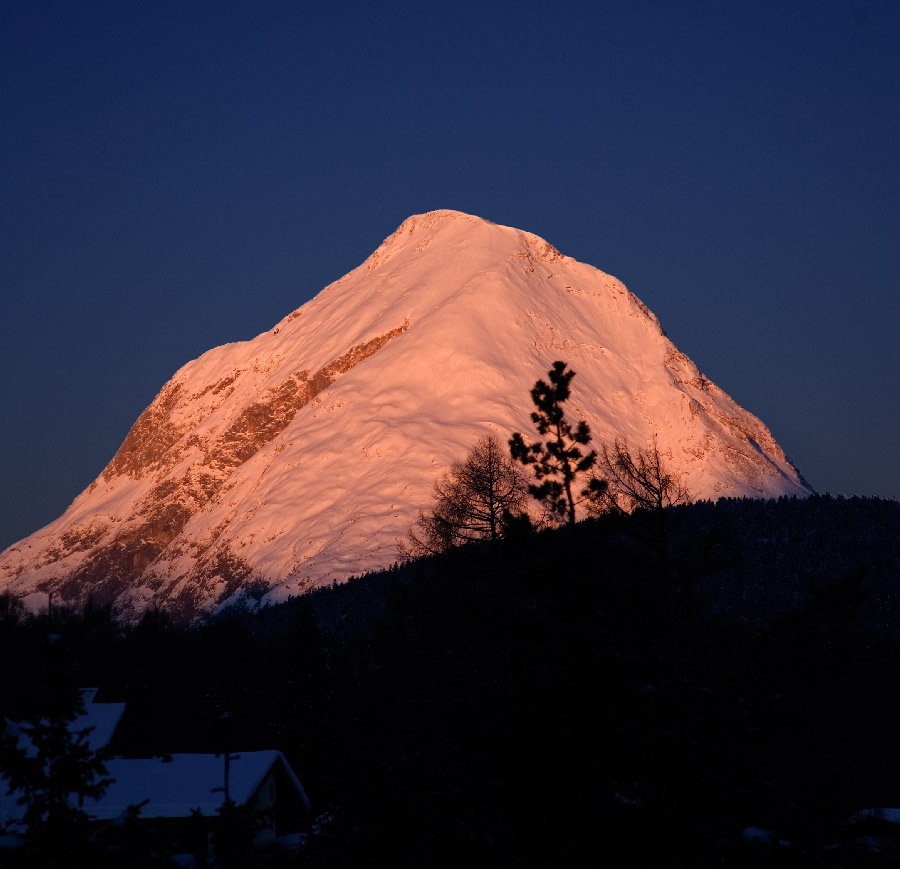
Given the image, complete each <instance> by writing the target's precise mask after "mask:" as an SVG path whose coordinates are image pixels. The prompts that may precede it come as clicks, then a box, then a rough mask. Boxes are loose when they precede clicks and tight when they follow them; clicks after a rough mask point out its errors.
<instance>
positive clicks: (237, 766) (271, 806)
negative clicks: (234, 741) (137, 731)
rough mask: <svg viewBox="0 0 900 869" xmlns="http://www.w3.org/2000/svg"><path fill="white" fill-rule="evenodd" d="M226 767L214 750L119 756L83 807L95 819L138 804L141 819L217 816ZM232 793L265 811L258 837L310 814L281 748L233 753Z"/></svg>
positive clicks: (293, 828)
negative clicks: (102, 788) (101, 789)
mask: <svg viewBox="0 0 900 869" xmlns="http://www.w3.org/2000/svg"><path fill="white" fill-rule="evenodd" d="M225 767H226V764H225V756H224V755H216V754H171V755H164V756H162V757H150V758H143V757H141V758H121V757H116V758H113V759H112V760H109V761H107V763H106V768H107V770H108V772H109V777H110V778H111V779H113V782H112V784H111V785H110V786H109V787H108V788H107V790H106V793H104V795H103V796H102V797H100V798H99V799H96V800H85V802H84V806H83V808H84V811H85V812H87V813H88V814H89V815H90V816H92V817H93V818H95V819H97V820H115V819H117V818H120V817H123V816H124V815H125V814H126V812H127V811H128V808H129V806H140V817H141V818H142V819H145V820H153V821H165V820H171V821H175V822H176V823H175V824H173V825H172V826H179V824H178V823H177V822H178V821H179V820H189V819H191V818H193V817H194V816H195V815H196V813H197V812H199V813H200V814H202V815H203V816H204V817H207V818H211V817H215V816H216V814H217V813H218V812H219V810H220V809H221V808H222V805H223V803H224V801H225V774H226V773H225ZM228 796H229V798H230V799H231V800H232V801H233V802H234V804H235V805H236V806H241V807H245V808H248V809H252V810H255V811H258V812H259V813H260V814H261V816H262V819H263V825H262V827H261V829H260V831H259V832H258V833H257V837H256V838H257V841H259V842H263V841H266V840H271V839H274V838H276V837H280V836H285V835H288V834H291V833H298V832H300V830H301V829H302V828H303V827H304V826H305V824H306V822H307V820H308V818H309V800H308V799H307V797H306V793H305V791H304V790H303V785H301V784H300V781H299V780H298V779H297V776H296V775H295V774H294V771H293V770H292V769H291V766H290V764H289V763H288V762H287V760H286V759H285V757H284V755H283V754H282V753H281V752H280V751H243V752H240V753H239V754H231V755H229V762H228Z"/></svg>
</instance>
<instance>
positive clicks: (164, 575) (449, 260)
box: [0, 211, 811, 616]
mask: <svg viewBox="0 0 900 869" xmlns="http://www.w3.org/2000/svg"><path fill="white" fill-rule="evenodd" d="M557 359H560V360H564V361H565V362H566V363H567V364H568V365H569V366H570V367H571V368H572V369H574V370H575V372H576V373H577V376H576V377H575V379H574V381H573V383H572V398H571V400H570V401H569V402H568V406H567V413H568V414H570V415H571V417H572V418H575V419H579V418H584V419H586V420H587V422H588V423H589V424H590V427H591V430H592V432H593V436H594V442H595V444H598V443H601V442H603V441H605V440H608V441H611V440H612V439H613V438H615V437H616V436H618V437H624V438H627V439H628V441H629V442H630V443H631V444H633V445H641V446H643V445H646V444H647V443H649V441H650V440H651V439H652V438H653V437H654V436H656V438H657V442H658V445H659V448H660V450H661V451H662V452H663V453H664V454H665V455H666V456H667V457H669V464H670V466H671V467H672V468H673V469H674V470H675V471H677V472H678V473H679V474H681V476H682V478H683V479H684V482H685V483H686V484H687V486H688V488H689V489H690V491H691V493H692V494H693V495H694V496H695V497H698V498H710V499H715V498H718V497H722V496H731V497H734V496H751V497H771V496H777V495H801V496H802V495H807V494H809V493H810V491H811V490H810V489H809V487H808V486H807V485H806V483H805V482H804V480H803V479H802V477H800V475H799V474H798V473H797V471H796V469H795V468H794V467H793V466H792V465H791V464H790V462H788V461H787V460H786V459H785V456H784V454H783V452H782V451H781V449H780V448H779V447H778V445H777V444H776V443H775V440H774V439H773V437H772V435H771V434H770V432H769V430H768V429H767V428H766V427H765V426H764V425H763V424H762V422H760V421H759V420H758V419H757V418H756V417H754V416H753V415H751V414H750V413H748V412H747V411H745V410H743V409H742V408H741V407H739V406H738V405H737V404H736V403H735V402H734V401H732V399H730V398H729V397H728V396H727V395H726V394H725V393H724V392H723V391H722V390H721V389H719V388H718V387H717V386H715V385H714V384H713V383H711V382H710V381H709V380H707V379H706V378H705V377H704V376H703V375H702V374H701V373H700V372H699V371H698V370H697V368H696V366H695V365H694V364H693V363H692V362H691V361H690V360H689V359H688V358H687V357H686V356H685V355H684V354H683V353H680V352H679V351H678V350H677V349H676V347H675V346H674V345H673V344H672V342H671V341H670V340H669V339H668V338H667V337H666V336H665V334H664V333H663V331H662V329H661V328H660V325H659V322H658V321H657V319H656V317H655V316H654V315H653V314H652V313H651V312H650V311H649V310H648V309H647V308H646V306H645V305H643V304H642V303H641V302H640V301H639V300H638V299H637V298H636V297H635V296H634V295H633V294H632V293H630V292H629V291H628V290H627V289H626V288H625V286H624V285H623V284H622V283H621V282H619V281H618V280H616V279H615V278H613V277H610V276H609V275H607V274H604V273H603V272H601V271H599V270H598V269H596V268H594V267H592V266H589V265H585V264H583V263H580V262H577V261H576V260H574V259H572V258H570V257H567V256H563V255H562V254H561V253H560V252H559V251H557V250H556V248H554V247H553V246H552V245H550V244H548V243H547V242H546V241H544V240H543V239H541V238H539V237H538V236H536V235H533V234H531V233H528V232H524V231H522V230H518V229H513V228H511V227H507V226H499V225H496V224H493V223H490V222H488V221H486V220H482V219H480V218H478V217H474V216H472V215H469V214H463V213H460V212H456V211H432V212H429V213H428V214H421V215H415V216H413V217H410V218H408V219H407V220H405V221H404V222H403V223H402V224H401V225H400V227H399V229H397V231H396V232H394V233H393V235H391V236H389V237H388V238H387V239H386V240H385V241H384V242H383V243H382V244H381V246H380V247H379V248H378V249H377V250H376V251H375V252H374V253H373V254H372V255H371V256H370V257H369V258H368V259H367V260H366V261H365V262H364V263H363V264H362V265H360V266H359V267H357V268H356V269H354V270H353V271H351V272H350V273H349V274H347V275H345V276H344V277H343V278H341V279H340V280H338V281H336V282H335V283H333V284H331V285H330V286H328V287H326V288H325V289H324V290H322V291H321V292H320V293H319V294H318V295H317V296H316V297H315V298H314V299H312V300H311V301H309V302H308V303H306V304H305V305H303V306H302V307H300V308H298V309H297V310H296V311H294V312H293V313H291V314H289V315H288V316H287V317H285V318H284V319H283V320H282V321H281V322H280V323H278V324H277V325H276V326H275V327H274V328H273V329H271V330H270V331H268V332H264V333H263V334H261V335H258V336H257V337H256V338H254V339H253V340H251V341H244V342H238V343H235V344H226V345H224V346H222V347H217V348H215V349H213V350H210V351H209V352H207V353H205V354H203V355H202V356H201V357H200V358H199V359H196V360H194V361H193V362H189V363H188V364H187V365H185V366H184V367H183V368H181V369H180V370H179V371H177V372H176V373H175V375H174V376H173V377H172V379H171V380H170V381H169V382H168V383H167V384H166V385H165V386H164V387H163V389H162V391H161V392H160V393H159V395H158V396H157V397H156V398H155V399H154V401H153V403H152V404H151V405H150V406H149V407H148V408H147V409H146V410H145V411H144V412H143V413H142V414H141V415H140V417H139V418H138V420H137V421H136V422H135V424H134V426H133V427H132V429H131V431H130V432H129V434H128V436H127V437H126V438H125V441H124V443H123V444H122V446H121V447H120V448H119V451H118V452H117V453H116V455H115V456H114V457H113V459H112V461H110V463H109V464H108V465H107V467H106V468H105V469H104V471H103V472H102V473H101V474H100V476H99V477H98V478H97V479H96V480H95V481H94V482H93V483H92V484H91V485H90V487H89V488H88V489H87V490H85V491H84V492H83V493H82V494H81V495H79V496H78V497H77V498H76V499H75V501H74V503H73V504H72V505H71V507H69V509H68V510H67V511H66V512H65V513H64V514H63V515H62V516H61V517H60V518H59V519H57V520H56V521H55V522H53V523H51V524H50V525H48V526H47V527H46V528H44V529H42V530H40V531H38V532H36V533H35V534H32V535H31V536H30V537H28V538H26V539H25V540H22V541H21V542H19V543H17V544H14V545H13V546H11V547H10V548H8V549H7V550H6V551H5V552H4V553H2V555H0V588H9V589H10V590H11V591H12V592H13V593H15V594H16V595H19V596H28V595H32V596H33V597H32V599H31V601H30V602H31V603H33V604H35V605H38V604H39V603H40V602H41V601H46V595H47V594H48V593H49V592H52V593H53V594H54V595H56V596H57V600H59V599H62V600H63V601H68V602H72V603H83V602H85V601H86V600H87V599H88V597H92V598H93V599H94V600H95V601H96V602H108V601H114V602H115V603H116V604H117V606H119V607H121V608H122V609H123V610H124V611H125V612H130V613H138V612H140V611H141V610H142V609H144V608H146V607H148V606H150V605H159V606H163V607H167V608H170V609H172V610H175V611H178V612H179V613H181V614H182V615H183V616H191V615H193V614H196V613H198V612H202V611H204V610H209V609H213V608H215V607H217V606H221V605H223V604H226V603H228V602H230V601H233V600H234V599H235V597H236V596H238V595H240V594H246V593H247V592H248V589H249V590H251V591H252V592H253V593H255V594H262V593H263V592H264V591H265V590H266V589H268V594H269V596H270V598H272V599H279V598H283V597H286V596H287V595H290V594H296V593H300V592H302V591H304V590H306V589H309V588H313V587H316V586H319V585H323V584H330V583H331V582H333V581H341V580H344V579H347V578H348V577H350V576H352V575H358V574H360V573H363V572H365V571H367V570H372V569H376V568H380V567H385V566H388V565H389V564H391V563H392V562H393V561H394V560H395V558H396V551H397V542H398V540H401V539H403V538H404V537H405V535H406V531H407V529H408V527H409V525H410V523H411V522H412V521H413V520H414V519H415V517H416V515H417V512H418V510H419V509H420V508H424V507H427V506H428V505H429V503H430V500H431V491H432V484H433V482H434V480H435V479H436V478H437V477H438V476H439V475H440V474H441V473H442V472H443V471H444V470H446V469H447V468H448V467H449V466H450V465H451V463H453V462H454V461H459V460H461V459H462V458H464V457H465V455H466V453H467V452H468V450H469V449H470V448H471V446H472V445H473V443H474V442H475V440H476V439H477V438H478V437H479V436H481V435H484V434H495V435H496V436H497V437H498V439H499V440H500V441H501V442H505V441H506V439H507V438H508V437H509V434H510V433H511V432H513V431H522V432H531V429H532V424H531V421H530V413H531V411H532V409H533V408H532V405H531V401H530V397H529V391H530V389H531V387H532V385H533V384H534V382H535V380H537V379H538V378H540V377H545V376H546V372H547V370H548V369H549V368H550V366H551V365H552V363H553V362H554V361H555V360H557Z"/></svg>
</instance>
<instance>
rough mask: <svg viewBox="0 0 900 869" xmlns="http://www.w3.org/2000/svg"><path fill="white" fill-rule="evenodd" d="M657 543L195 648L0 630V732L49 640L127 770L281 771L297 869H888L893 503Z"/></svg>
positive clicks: (478, 570)
mask: <svg viewBox="0 0 900 869" xmlns="http://www.w3.org/2000/svg"><path fill="white" fill-rule="evenodd" d="M654 523H655V519H654V517H643V519H629V518H617V517H605V518H603V519H598V520H592V521H589V522H584V523H581V524H579V525H578V526H576V527H574V528H571V529H561V530H558V531H554V532H548V533H544V534H540V535H536V536H524V537H522V538H521V539H519V540H515V541H509V542H507V543H505V544H503V545H501V546H498V547H496V548H494V547H490V546H485V547H483V548H482V547H471V548H464V549H460V550H456V551H453V552H450V553H448V554H447V555H445V556H442V557H440V558H434V559H430V560H424V561H419V562H415V563H412V564H409V565H405V566H402V567H399V568H396V569H394V570H392V571H387V572H385V573H381V574H376V575H372V576H368V577H365V578H363V579H359V580H354V581H351V582H349V583H347V584H345V585H342V586H336V587H334V588H330V589H323V590H320V591H318V592H315V593H314V594H311V595H307V596H304V597H302V598H297V599H294V600H292V601H289V602H288V603H286V604H283V605H280V606H277V607H270V608H267V609H264V610H262V611H259V612H256V613H249V612H232V613H230V614H227V615H225V616H222V617H220V618H218V619H217V620H216V621H213V622H210V623H208V624H205V625H203V626H201V627H195V628H192V629H190V630H182V629H177V628H176V627H174V626H173V625H172V624H171V623H170V622H169V621H168V620H167V619H166V617H165V616H163V615H162V614H160V613H148V614H147V615H146V616H145V617H144V619H143V620H142V621H141V622H140V623H139V624H138V625H136V626H134V627H130V628H127V629H126V628H123V627H122V626H120V625H117V624H116V623H115V621H114V619H112V617H111V615H110V612H109V610H107V609H100V608H89V609H88V610H87V611H86V612H85V613H84V614H82V615H78V616H76V615H74V614H72V613H65V612H58V613H56V614H55V615H54V616H53V624H52V625H48V624H47V621H48V617H47V616H42V617H38V618H35V619H31V620H29V621H25V622H21V621H18V620H16V619H15V618H13V617H10V618H8V619H7V620H6V621H5V622H4V623H3V624H2V627H0V638H2V639H0V646H2V647H0V653H2V655H3V660H4V661H5V662H15V664H14V665H10V664H7V672H6V677H7V678H6V682H7V690H6V691H5V692H4V696H3V702H4V703H5V704H6V707H7V708H5V709H2V710H0V711H2V712H5V713H7V714H13V713H16V712H18V713H21V712H22V711H23V710H26V709H27V708H28V706H29V704H30V703H33V701H34V695H35V687H36V686H38V685H39V684H40V678H41V667H42V666H44V664H43V663H42V661H43V660H44V659H45V657H46V652H45V647H46V636H47V634H48V628H49V629H50V630H52V631H53V632H54V633H58V634H59V635H61V637H62V639H60V640H58V641H57V644H56V645H57V646H58V645H59V644H60V643H62V644H64V645H65V648H66V651H67V655H68V658H69V660H70V662H71V669H72V673H71V678H72V679H73V680H74V681H75V682H76V683H77V684H82V685H87V684H98V685H100V686H101V691H102V694H101V699H107V700H127V701H128V708H127V712H126V716H125V718H124V719H123V722H122V725H121V727H120V729H119V731H118V733H117V735H116V743H115V745H114V746H113V747H114V749H115V750H116V751H118V752H120V753H122V754H134V755H142V754H162V753H166V752H180V751H211V750H213V751H215V750H218V751H222V750H226V749H231V750H251V749H254V748H278V749H281V750H282V751H283V752H285V754H286V755H287V756H288V757H289V759H290V760H291V762H292V764H293V766H294V768H295V769H296V770H297V772H298V775H299V776H300V778H301V779H302V781H303V783H304V785H305V787H306V790H307V792H308V793H309V795H310V798H311V800H312V801H313V814H314V815H320V814H325V813H327V818H326V821H325V822H324V823H323V824H320V825H318V826H317V827H316V829H315V835H312V834H311V835H310V837H309V840H308V842H307V844H306V845H305V846H304V847H303V848H302V851H301V853H300V854H299V855H298V856H297V857H296V858H294V857H285V864H286V865H293V864H294V861H295V859H296V862H297V865H305V866H316V867H344V866H350V865H364V866H410V867H412V866H415V867H431V866H434V867H457V866H470V867H481V866H483V867H505V866H548V867H550V866H564V865H571V866H577V865H584V864H585V859H586V857H585V855H590V862H591V864H592V865H593V864H603V865H612V866H691V867H695V866H719V865H727V866H757V865H759V866H763V865H765V866H773V865H774V866H823V867H837V866H882V865H883V866H892V865H896V863H897V861H898V859H900V835H898V833H897V832H896V831H895V828H894V827H893V825H891V824H890V823H888V822H887V821H884V820H878V819H877V818H873V817H869V818H868V819H867V820H865V821H853V817H854V815H855V814H856V813H858V812H859V811H860V810H864V809H875V808H884V807H897V806H900V778H898V776H897V769H898V768H900V739H898V738H897V734H898V733H900V711H898V705H897V703H896V700H895V695H896V673H897V671H898V663H900V607H898V602H900V504H898V503H897V502H892V501H881V500H877V499H859V498H853V499H834V498H831V497H828V496H815V497H811V498H809V499H806V500H793V499H780V500H777V501H766V502H762V501H750V500H739V501H721V502H719V503H717V504H710V503H700V504H694V505H691V506H689V507H684V508H678V509H677V510H676V511H672V512H670V513H668V514H667V515H666V525H665V526H664V528H663V529H662V530H663V532H664V533H662V534H661V533H660V527H659V526H658V525H656V524H654ZM225 712H228V713H230V715H229V716H227V717H224V718H223V713H225ZM111 865H112V864H111Z"/></svg>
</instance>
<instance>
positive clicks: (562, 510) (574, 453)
mask: <svg viewBox="0 0 900 869" xmlns="http://www.w3.org/2000/svg"><path fill="white" fill-rule="evenodd" d="M574 376H575V372H574V371H571V370H568V371H567V370H566V364H565V362H554V363H553V367H552V368H551V369H550V371H549V378H550V382H549V383H547V382H546V381H543V380H538V381H537V383H535V385H534V386H533V387H532V390H531V400H532V401H533V402H534V405H535V408H536V410H535V411H534V412H533V413H532V414H531V420H532V422H533V423H534V424H535V427H536V428H537V430H538V434H539V435H541V436H542V437H546V439H545V440H543V441H535V442H533V443H528V442H527V441H526V440H525V439H524V438H523V437H522V435H521V434H520V433H519V432H515V433H514V434H513V436H512V437H511V438H510V441H509V448H510V452H511V453H512V457H513V459H515V460H516V461H519V462H521V463H522V464H523V465H525V466H526V467H527V466H530V467H531V468H532V470H533V471H534V475H535V477H536V478H537V479H538V480H539V481H540V482H538V483H537V484H532V485H530V486H529V487H528V491H529V492H530V493H531V495H532V496H533V497H535V498H537V500H539V501H541V502H543V503H544V504H545V505H546V506H547V507H548V508H549V510H550V511H551V512H552V513H553V514H555V515H556V516H558V517H559V518H561V519H565V520H566V521H567V522H568V523H569V524H570V525H574V524H575V508H576V506H577V505H578V504H579V503H580V501H582V500H585V499H586V500H588V501H592V502H595V503H596V502H597V501H599V499H600V498H601V496H602V495H603V493H604V492H605V491H606V483H605V481H603V480H600V479H597V478H595V477H591V478H590V479H588V481H587V484H586V485H585V486H583V488H582V489H581V490H580V491H576V492H573V486H574V485H575V480H576V478H578V477H579V476H583V475H585V474H587V473H588V472H589V471H590V470H591V468H593V467H594V465H595V464H596V463H597V453H596V451H594V450H591V451H590V452H583V451H582V447H586V446H587V445H588V444H589V443H590V441H591V432H590V428H589V427H588V424H587V423H586V422H585V421H584V420H579V422H578V423H577V424H576V425H575V427H574V428H573V427H572V425H571V423H569V421H568V420H567V419H566V417H565V412H564V411H563V407H562V405H563V403H564V402H565V401H566V400H567V399H568V398H569V394H570V387H569V383H570V381H571V380H572V378H573V377H574Z"/></svg>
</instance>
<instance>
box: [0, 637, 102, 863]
mask: <svg viewBox="0 0 900 869" xmlns="http://www.w3.org/2000/svg"><path fill="white" fill-rule="evenodd" d="M58 642H59V638H57V637H55V636H54V637H51V642H50V648H49V649H48V658H49V660H48V666H47V671H48V672H47V673H46V676H45V679H44V684H43V686H42V691H41V694H40V698H39V701H38V703H37V705H36V707H35V708H34V710H33V712H32V714H31V715H29V716H28V717H27V718H26V719H25V720H24V721H22V722H20V723H19V724H18V725H7V727H6V729H5V733H3V734H2V737H0V773H2V775H3V778H4V779H5V784H6V787H7V788H8V790H9V792H10V793H11V794H14V795H15V797H16V800H17V802H18V803H19V805H20V806H22V810H23V811H22V819H23V821H24V822H25V824H26V825H27V827H28V839H29V840H30V841H32V842H35V843H37V844H39V845H40V846H41V847H47V848H55V847H64V845H65V843H67V842H71V841H72V838H73V836H74V837H78V836H79V835H81V833H82V832H83V826H84V822H85V821H87V820H88V815H87V813H86V812H85V811H84V809H83V808H82V806H83V802H84V800H85V799H87V798H99V797H101V796H102V795H103V794H104V793H105V791H106V788H107V787H108V785H109V783H110V779H108V778H105V776H106V766H105V764H104V762H103V755H102V753H101V752H98V751H95V750H94V749H92V748H91V746H90V743H89V734H90V731H91V730H92V729H93V728H91V727H87V728H79V727H78V726H77V724H76V722H77V719H78V717H79V716H80V715H82V714H83V713H84V711H85V707H84V700H83V698H82V694H81V690H80V689H79V688H77V687H76V686H74V685H73V684H72V682H71V681H70V679H69V678H68V674H67V673H66V672H65V662H64V660H63V656H64V652H63V651H62V650H61V649H59V648H57V643H58Z"/></svg>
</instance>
